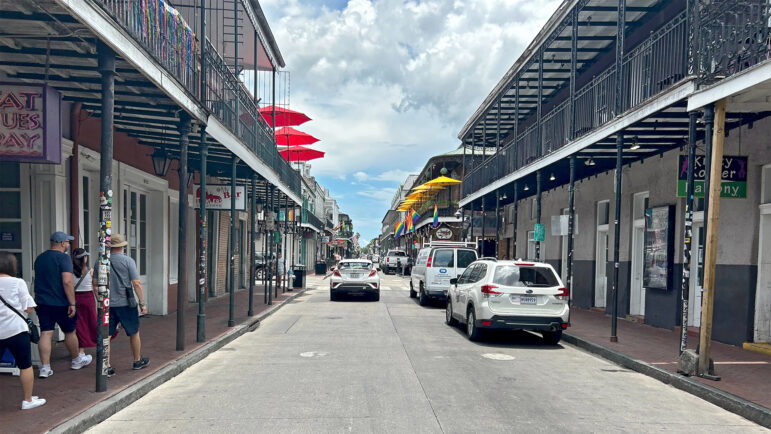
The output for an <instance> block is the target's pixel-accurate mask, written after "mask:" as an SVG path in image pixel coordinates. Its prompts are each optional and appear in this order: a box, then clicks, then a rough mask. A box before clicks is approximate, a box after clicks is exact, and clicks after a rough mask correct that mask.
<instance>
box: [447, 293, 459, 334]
mask: <svg viewBox="0 0 771 434" xmlns="http://www.w3.org/2000/svg"><path fill="white" fill-rule="evenodd" d="M444 322H445V324H447V325H448V326H450V327H452V326H454V325H455V324H457V323H458V320H456V319H455V318H454V317H453V316H452V300H451V299H450V298H448V299H447V306H446V307H445V308H444Z"/></svg>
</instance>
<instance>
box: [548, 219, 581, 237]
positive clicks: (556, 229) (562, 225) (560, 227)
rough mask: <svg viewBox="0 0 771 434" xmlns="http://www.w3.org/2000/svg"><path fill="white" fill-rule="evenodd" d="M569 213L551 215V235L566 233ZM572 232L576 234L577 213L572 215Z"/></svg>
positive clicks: (563, 234)
mask: <svg viewBox="0 0 771 434" xmlns="http://www.w3.org/2000/svg"><path fill="white" fill-rule="evenodd" d="M569 217H570V216H569V215H567V214H560V215H553V216H551V235H552V236H553V237H563V236H567V234H568V226H569V224H568V223H569V221H570V219H569ZM573 233H574V234H578V215H577V214H574V215H573Z"/></svg>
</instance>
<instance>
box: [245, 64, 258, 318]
mask: <svg viewBox="0 0 771 434" xmlns="http://www.w3.org/2000/svg"><path fill="white" fill-rule="evenodd" d="M255 72H257V70H256V68H255ZM255 79H256V77H255ZM255 95H256V94H255ZM251 187H252V195H251V197H250V199H251V200H250V203H251V210H250V211H251V212H250V215H251V218H250V219H249V222H250V226H251V231H249V233H250V235H251V236H250V237H249V310H248V311H247V313H246V315H247V316H254V280H255V279H256V278H257V275H256V272H255V260H256V259H257V257H256V256H257V252H256V250H257V172H252V185H251Z"/></svg>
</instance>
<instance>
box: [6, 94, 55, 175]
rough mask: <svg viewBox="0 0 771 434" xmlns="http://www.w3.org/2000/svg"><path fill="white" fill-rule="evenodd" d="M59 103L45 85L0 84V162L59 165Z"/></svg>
mask: <svg viewBox="0 0 771 434" xmlns="http://www.w3.org/2000/svg"><path fill="white" fill-rule="evenodd" d="M61 100H62V97H61V94H60V93H59V92H58V91H57V90H56V89H54V88H52V87H51V86H48V85H45V84H27V83H3V82H0V160H3V161H9V160H10V161H20V162H26V163H55V164H60V163H61V162H62V132H61V128H62V111H61Z"/></svg>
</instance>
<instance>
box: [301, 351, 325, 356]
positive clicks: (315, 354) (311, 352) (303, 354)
mask: <svg viewBox="0 0 771 434" xmlns="http://www.w3.org/2000/svg"><path fill="white" fill-rule="evenodd" d="M327 354H329V353H324V352H320V351H307V352H304V353H300V357H324V356H326V355H327Z"/></svg>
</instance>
